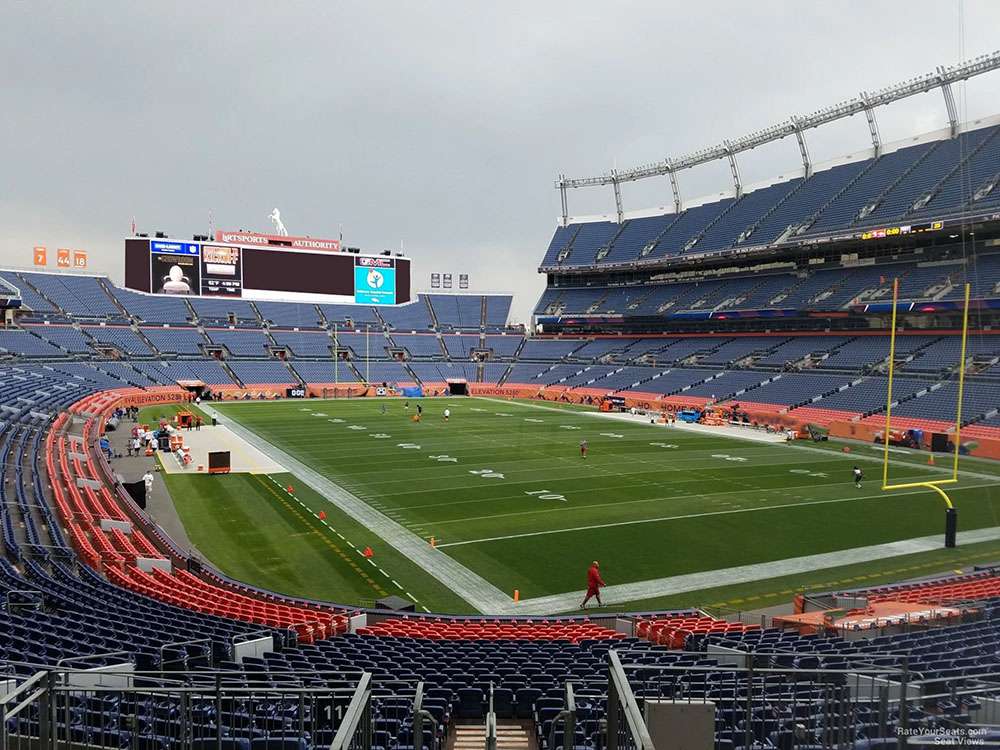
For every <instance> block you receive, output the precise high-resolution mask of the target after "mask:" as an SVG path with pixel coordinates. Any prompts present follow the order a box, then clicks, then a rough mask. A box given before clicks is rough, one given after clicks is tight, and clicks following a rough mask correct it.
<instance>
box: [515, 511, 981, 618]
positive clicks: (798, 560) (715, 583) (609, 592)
mask: <svg viewBox="0 0 1000 750" xmlns="http://www.w3.org/2000/svg"><path fill="white" fill-rule="evenodd" d="M998 539H1000V526H994V527H991V528H986V529H975V530H973V531H961V532H959V533H958V541H959V543H960V544H976V543H978V542H992V541H996V540H998ZM941 547H942V542H941V535H940V534H935V535H934V536H925V537H918V538H916V539H904V540H901V541H898V542H889V543H887V544H875V545H871V546H869V547H856V548H854V549H846V550H839V551H837V552H824V553H821V554H818V555H806V556H805V557H792V558H788V559H786V560H775V561H773V562H766V563H757V564H755V565H740V566H738V567H734V568H722V569H720V570H706V571H702V572H700V573H688V574H686V575H679V576H671V577H668V578H654V579H651V580H648V581H637V582H635V583H623V584H620V585H616V586H605V587H604V588H603V589H601V600H602V601H603V603H604V604H606V605H607V604H623V603H626V602H634V601H642V600H644V599H654V598H657V597H661V596H669V595H671V594H682V593H684V592H686V591H699V590H701V589H711V588H718V587H720V586H731V585H734V584H739V583H752V582H754V581H763V580H767V579H768V578H780V577H782V576H788V575H795V574H797V573H810V572H812V571H815V570H821V569H823V568H837V567H840V566H843V565H852V564H855V563H864V562H868V561H870V560H876V559H878V560H882V559H885V558H889V557H899V556H902V555H912V554H915V553H919V552H932V551H934V550H937V549H941ZM584 593H585V592H584V591H583V590H582V589H581V590H580V591H572V592H568V593H565V594H556V595H553V596H540V597H537V598H534V599H522V600H521V602H520V603H518V604H513V603H511V605H510V606H508V607H507V609H506V610H505V611H504V614H511V615H513V614H525V615H527V614H531V615H542V614H552V613H556V612H573V611H577V610H579V609H580V602H581V601H583V596H584Z"/></svg>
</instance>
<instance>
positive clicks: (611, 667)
mask: <svg viewBox="0 0 1000 750" xmlns="http://www.w3.org/2000/svg"><path fill="white" fill-rule="evenodd" d="M607 722H608V723H607V736H606V740H607V750H654V748H653V739H652V737H650V735H649V729H647V727H646V722H645V721H644V720H643V717H642V711H641V710H640V709H639V704H638V702H637V701H636V698H635V693H634V692H632V686H631V685H629V681H628V676H627V675H626V674H625V667H624V665H622V662H621V659H620V657H619V656H618V652H617V651H609V652H608V708H607Z"/></svg>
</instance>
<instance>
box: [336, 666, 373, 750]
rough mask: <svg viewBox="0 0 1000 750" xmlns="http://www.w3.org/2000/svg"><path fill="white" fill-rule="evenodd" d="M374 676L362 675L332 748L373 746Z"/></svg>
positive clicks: (367, 749) (366, 748)
mask: <svg viewBox="0 0 1000 750" xmlns="http://www.w3.org/2000/svg"><path fill="white" fill-rule="evenodd" d="M371 680H372V676H371V674H369V673H368V672H365V673H363V674H362V675H361V679H360V680H359V681H358V687H357V689H356V690H355V691H354V695H353V697H352V698H351V702H350V704H349V705H348V706H347V711H345V712H344V719H343V721H342V722H341V724H340V728H339V729H337V734H336V735H335V736H334V738H333V742H332V743H331V745H330V750H371V747H372V686H371Z"/></svg>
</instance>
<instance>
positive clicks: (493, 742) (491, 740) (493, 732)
mask: <svg viewBox="0 0 1000 750" xmlns="http://www.w3.org/2000/svg"><path fill="white" fill-rule="evenodd" d="M486 750H497V715H496V713H495V711H494V710H493V683H492V682H491V683H490V698H489V707H488V709H487V711H486Z"/></svg>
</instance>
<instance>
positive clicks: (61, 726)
mask: <svg viewBox="0 0 1000 750" xmlns="http://www.w3.org/2000/svg"><path fill="white" fill-rule="evenodd" d="M248 678H249V681H248V682H244V680H247V679H248ZM252 678H253V674H252V673H248V672H223V671H212V672H201V673H199V672H183V673H177V677H176V678H166V677H163V676H161V674H160V673H158V672H157V673H145V672H136V671H132V670H129V669H126V668H125V666H124V665H112V666H109V667H107V668H97V669H93V670H83V669H78V670H41V671H37V672H35V673H34V674H32V675H31V676H30V677H27V678H25V677H13V676H11V677H10V678H8V677H6V676H4V675H3V674H2V673H0V688H3V687H9V686H11V685H14V687H13V688H12V689H9V691H8V692H7V694H6V695H0V748H3V749H4V750H29V749H30V750H35V749H36V748H38V749H40V750H50V749H51V750H56V749H57V748H70V747H81V748H83V747H124V746H126V745H127V744H128V742H129V741H130V740H133V741H136V742H139V743H140V745H142V746H146V744H148V745H149V746H151V747H152V746H158V747H159V746H164V747H166V746H171V747H173V746H177V747H184V748H192V747H194V748H210V747H231V746H233V745H232V739H233V738H243V739H246V740H248V741H249V740H250V739H253V738H255V737H268V738H272V739H275V740H280V739H281V738H283V737H289V738H296V741H298V740H299V739H301V740H304V741H305V742H306V744H308V746H309V747H329V748H331V750H371V747H372V735H373V732H372V726H373V716H372V677H371V674H369V673H368V672H361V673H360V676H358V674H357V673H356V674H351V675H346V674H343V673H339V674H330V675H327V676H326V678H323V676H322V675H317V674H316V673H300V674H298V676H297V677H296V673H293V672H290V673H287V678H288V682H289V684H288V685H274V684H270V685H269V684H267V682H266V681H262V682H260V683H259V684H253V682H252ZM299 678H301V679H299ZM317 682H319V683H325V684H322V686H319V687H314V686H313V685H316V684H317ZM224 740H225V741H226V744H224ZM123 743H124V744H123ZM143 743H145V744H143ZM128 746H136V745H128Z"/></svg>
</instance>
